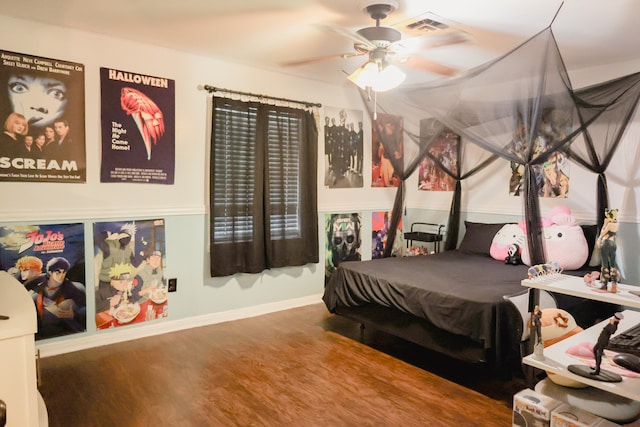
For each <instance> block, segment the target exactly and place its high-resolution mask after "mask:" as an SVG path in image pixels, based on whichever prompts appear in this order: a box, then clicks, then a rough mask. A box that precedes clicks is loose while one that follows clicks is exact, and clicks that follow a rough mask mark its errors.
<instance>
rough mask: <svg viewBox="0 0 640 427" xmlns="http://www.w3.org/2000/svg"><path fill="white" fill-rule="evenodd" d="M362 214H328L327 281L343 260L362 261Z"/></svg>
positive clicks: (326, 220) (326, 225) (326, 226)
mask: <svg viewBox="0 0 640 427" xmlns="http://www.w3.org/2000/svg"><path fill="white" fill-rule="evenodd" d="M361 224H362V214H360V213H347V214H327V215H326V216H325V230H326V233H327V245H326V248H325V282H326V281H328V280H329V277H331V274H333V272H334V271H335V270H336V268H337V267H338V265H339V264H340V263H341V262H343V261H361V260H362V249H361V248H360V246H361V242H362V239H361V236H360V230H361V228H362V227H361Z"/></svg>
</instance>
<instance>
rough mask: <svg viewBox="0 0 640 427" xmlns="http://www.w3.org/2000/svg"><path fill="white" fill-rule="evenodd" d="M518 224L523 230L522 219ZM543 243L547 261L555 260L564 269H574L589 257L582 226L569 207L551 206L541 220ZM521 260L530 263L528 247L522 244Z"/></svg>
mask: <svg viewBox="0 0 640 427" xmlns="http://www.w3.org/2000/svg"><path fill="white" fill-rule="evenodd" d="M520 226H521V228H522V229H523V232H524V231H525V227H524V221H522V222H520ZM542 226H543V228H542V235H543V244H544V248H545V253H546V257H547V259H546V260H545V262H547V261H555V262H557V263H558V264H559V265H560V267H562V269H564V270H576V269H579V268H580V267H582V266H583V265H584V263H585V262H586V261H587V258H588V257H589V245H588V244H587V239H586V237H584V232H583V231H582V227H580V225H579V224H578V223H577V222H576V220H575V218H574V217H573V215H572V214H571V209H569V208H567V207H563V206H559V207H556V208H553V209H552V210H551V211H550V212H549V215H548V216H547V217H546V218H544V219H543V221H542ZM521 255H522V262H523V263H525V264H526V265H531V256H530V254H529V247H528V245H527V244H526V243H525V244H524V245H523V246H522V254H521Z"/></svg>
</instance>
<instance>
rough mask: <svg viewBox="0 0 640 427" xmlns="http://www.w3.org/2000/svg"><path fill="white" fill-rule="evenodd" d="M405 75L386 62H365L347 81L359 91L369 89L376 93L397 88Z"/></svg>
mask: <svg viewBox="0 0 640 427" xmlns="http://www.w3.org/2000/svg"><path fill="white" fill-rule="evenodd" d="M406 77H407V76H406V74H405V73H404V72H402V70H400V68H398V67H396V66H395V65H393V64H389V63H388V62H386V61H383V62H378V61H367V62H366V63H365V64H364V65H362V66H360V67H359V68H358V69H357V70H355V71H354V72H353V73H351V75H349V77H348V79H349V80H351V81H352V82H353V83H355V84H356V85H357V86H358V87H360V88H361V89H366V88H368V87H369V88H371V89H373V90H374V91H376V92H384V91H387V90H390V89H393V88H395V87H397V86H399V85H400V84H401V83H402V82H403V81H404V79H405V78H406Z"/></svg>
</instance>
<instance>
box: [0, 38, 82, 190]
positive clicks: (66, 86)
mask: <svg viewBox="0 0 640 427" xmlns="http://www.w3.org/2000/svg"><path fill="white" fill-rule="evenodd" d="M0 58H2V63H1V64H0V124H2V126H3V129H2V132H0V181H20V182H72V183H84V182H85V181H86V175H87V171H86V154H85V153H86V151H85V148H86V147H85V124H84V116H85V113H84V65H82V64H78V63H76V62H69V61H64V60H60V59H50V58H43V57H40V56H32V55H27V54H22V53H14V52H7V51H0Z"/></svg>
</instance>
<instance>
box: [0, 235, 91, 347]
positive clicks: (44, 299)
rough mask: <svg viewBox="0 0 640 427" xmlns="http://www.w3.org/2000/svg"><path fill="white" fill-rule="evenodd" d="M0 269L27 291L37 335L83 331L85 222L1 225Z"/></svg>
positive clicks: (57, 334) (84, 327)
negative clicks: (34, 311) (32, 308)
mask: <svg viewBox="0 0 640 427" xmlns="http://www.w3.org/2000/svg"><path fill="white" fill-rule="evenodd" d="M0 268H1V269H2V270H4V271H6V272H8V273H9V274H11V275H12V276H14V277H15V278H16V279H18V281H19V282H20V283H22V284H23V285H24V286H25V288H26V289H27V290H28V291H29V293H30V294H31V297H32V298H33V302H34V304H35V307H36V313H37V321H38V332H37V333H36V340H41V339H46V338H53V337H58V336H62V335H69V334H74V333H77V332H84V331H86V329H87V321H86V318H87V314H86V313H87V304H86V291H85V284H86V281H85V259H84V225H83V224H54V225H12V226H3V227H0Z"/></svg>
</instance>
